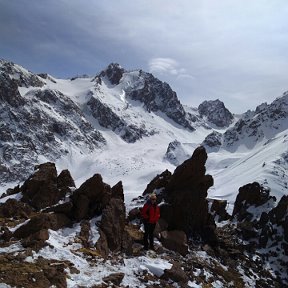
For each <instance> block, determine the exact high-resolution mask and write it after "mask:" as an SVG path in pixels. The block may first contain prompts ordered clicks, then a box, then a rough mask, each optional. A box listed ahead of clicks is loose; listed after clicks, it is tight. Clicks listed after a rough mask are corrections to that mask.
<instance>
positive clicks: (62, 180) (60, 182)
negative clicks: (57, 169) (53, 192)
mask: <svg viewBox="0 0 288 288" xmlns="http://www.w3.org/2000/svg"><path fill="white" fill-rule="evenodd" d="M57 187H58V188H59V189H66V188H67V187H76V186H75V182H74V180H73V178H72V176H71V174H70V172H69V170H67V169H66V170H63V171H62V172H61V173H60V174H59V176H58V178H57Z"/></svg>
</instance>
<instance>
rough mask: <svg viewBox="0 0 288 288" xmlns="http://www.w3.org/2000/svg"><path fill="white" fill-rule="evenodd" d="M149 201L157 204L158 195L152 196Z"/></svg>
mask: <svg viewBox="0 0 288 288" xmlns="http://www.w3.org/2000/svg"><path fill="white" fill-rule="evenodd" d="M149 199H150V201H151V202H152V203H156V200H157V196H156V194H155V193H152V194H150V195H149Z"/></svg>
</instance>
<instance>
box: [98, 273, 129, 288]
mask: <svg viewBox="0 0 288 288" xmlns="http://www.w3.org/2000/svg"><path fill="white" fill-rule="evenodd" d="M124 276H125V274H124V273H121V272H119V273H112V274H110V275H108V276H106V277H104V278H103V279H102V280H103V281H104V282H106V283H107V284H111V283H112V284H114V285H116V286H117V287H119V285H120V284H121V282H122V280H123V278H124ZM114 285H113V286H114Z"/></svg>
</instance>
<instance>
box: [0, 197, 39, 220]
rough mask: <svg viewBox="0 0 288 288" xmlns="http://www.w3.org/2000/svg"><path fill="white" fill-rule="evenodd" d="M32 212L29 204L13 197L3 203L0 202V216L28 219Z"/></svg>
mask: <svg viewBox="0 0 288 288" xmlns="http://www.w3.org/2000/svg"><path fill="white" fill-rule="evenodd" d="M32 213H33V210H32V208H31V207H30V206H29V205H27V204H26V203H23V202H20V201H17V200H15V199H8V200H7V201H6V202H5V203H3V204H0V218H12V217H13V218H14V219H15V218H22V219H28V218H29V216H30V215H32Z"/></svg>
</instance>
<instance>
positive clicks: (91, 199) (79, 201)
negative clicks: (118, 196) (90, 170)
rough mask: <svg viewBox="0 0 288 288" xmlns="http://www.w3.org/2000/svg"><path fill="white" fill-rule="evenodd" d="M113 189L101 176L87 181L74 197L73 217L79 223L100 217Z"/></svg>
mask: <svg viewBox="0 0 288 288" xmlns="http://www.w3.org/2000/svg"><path fill="white" fill-rule="evenodd" d="M111 194H112V191H111V187H110V186H109V185H108V184H106V183H104V182H103V180H102V177H101V175H100V174H95V175H93V176H92V177H91V178H89V179H88V180H86V181H85V182H84V183H83V184H82V185H81V186H80V187H79V188H78V189H77V190H75V191H74V193H73V195H72V202H73V216H74V218H75V219H76V220H77V221H80V220H82V219H85V218H89V217H93V216H95V215H100V214H101V213H102V210H103V209H104V208H105V207H106V205H107V204H108V203H109V201H110V199H111Z"/></svg>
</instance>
